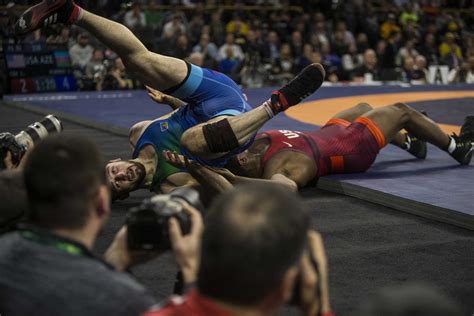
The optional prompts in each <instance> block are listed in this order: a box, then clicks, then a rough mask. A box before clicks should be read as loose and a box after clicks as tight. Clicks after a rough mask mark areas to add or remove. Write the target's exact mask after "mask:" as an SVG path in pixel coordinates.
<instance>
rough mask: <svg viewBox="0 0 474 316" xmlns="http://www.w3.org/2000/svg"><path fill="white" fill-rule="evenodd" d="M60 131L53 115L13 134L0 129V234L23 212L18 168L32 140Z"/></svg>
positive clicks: (24, 204) (24, 193)
mask: <svg viewBox="0 0 474 316" xmlns="http://www.w3.org/2000/svg"><path fill="white" fill-rule="evenodd" d="M61 131H62V123H61V121H59V120H58V119H57V118H56V117H55V116H53V115H47V116H45V117H44V118H43V119H42V120H41V121H39V122H34V123H33V124H30V125H29V126H28V127H26V128H25V129H24V130H22V131H21V132H20V133H18V134H16V135H13V134H11V133H8V132H3V133H0V201H2V202H1V203H0V234H1V233H4V232H6V231H8V230H10V229H11V228H13V227H14V226H15V225H16V223H18V222H19V221H21V220H23V219H24V218H25V216H26V211H27V203H26V192H25V187H24V184H23V177H22V173H21V169H22V168H23V165H24V163H25V161H26V156H27V155H28V154H29V152H30V150H31V149H32V148H33V146H34V145H35V143H36V142H38V141H39V140H41V139H43V138H45V137H47V136H48V135H49V134H50V133H59V132H61Z"/></svg>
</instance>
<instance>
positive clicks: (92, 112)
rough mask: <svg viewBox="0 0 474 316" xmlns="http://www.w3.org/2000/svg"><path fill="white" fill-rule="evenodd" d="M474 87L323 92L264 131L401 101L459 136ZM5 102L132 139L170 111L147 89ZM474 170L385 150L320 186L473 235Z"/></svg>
mask: <svg viewBox="0 0 474 316" xmlns="http://www.w3.org/2000/svg"><path fill="white" fill-rule="evenodd" d="M473 88H474V86H472V85H458V86H412V87H409V86H370V87H368V86H363V87H360V86H340V87H323V88H322V89H320V91H318V92H317V94H315V95H313V96H312V97H310V98H308V99H307V100H306V101H307V102H305V103H304V104H302V105H299V106H296V107H294V108H292V109H290V110H289V111H288V112H287V113H285V114H279V115H278V116H276V117H275V118H274V119H273V120H271V121H270V122H268V123H267V124H266V125H265V126H264V128H263V130H268V129H293V130H303V131H304V130H312V129H316V128H318V126H319V125H321V124H324V122H325V121H326V120H327V119H328V118H329V117H330V116H332V115H334V114H336V113H337V112H339V111H341V110H343V109H345V108H349V107H351V106H354V105H355V104H357V103H358V102H368V103H369V104H371V105H373V106H374V107H378V106H382V105H387V104H391V103H394V102H397V101H402V102H406V103H408V104H409V105H411V106H413V107H415V108H416V109H419V110H426V111H427V112H428V114H429V116H430V117H431V118H433V119H434V120H435V121H437V122H439V123H441V124H442V125H441V127H442V128H443V129H444V130H445V131H446V132H452V131H455V132H457V131H459V127H460V125H461V124H462V123H463V119H464V117H465V116H467V115H473V114H474V89H473ZM271 91H272V89H271V88H262V89H249V90H247V91H245V92H246V94H247V95H248V98H249V103H250V104H252V105H253V106H258V105H260V104H261V103H262V102H263V101H265V100H266V99H267V98H268V96H269V95H270V93H271ZM5 101H9V102H8V103H9V104H12V105H13V106H20V107H23V108H27V109H29V110H32V111H36V112H39V113H55V114H57V115H59V116H60V117H61V116H62V117H64V118H68V119H72V120H74V121H76V122H80V123H82V124H86V125H89V126H93V127H96V128H99V129H106V130H108V131H112V132H115V133H118V134H122V135H128V128H130V127H131V126H132V125H133V124H135V123H136V122H138V121H142V120H150V119H154V118H157V117H159V116H162V115H164V114H166V113H168V112H170V109H169V108H168V107H167V106H164V105H160V104H156V103H154V102H153V101H151V100H150V99H149V97H148V95H147V94H146V92H145V91H132V92H128V91H127V92H125V91H121V92H117V91H114V92H79V93H61V94H59V93H54V94H33V95H11V96H5ZM473 183H474V165H471V166H459V165H458V164H457V162H456V161H454V160H453V159H452V158H451V157H450V156H448V155H447V154H446V153H445V152H443V151H441V150H439V149H438V148H435V147H433V146H429V148H428V157H427V159H426V160H424V161H420V160H417V159H413V158H412V156H410V155H409V154H408V153H406V152H404V151H402V150H400V149H398V148H395V147H393V146H390V145H389V146H387V147H386V148H385V149H383V150H382V151H381V153H380V155H379V156H378V158H377V160H376V162H375V164H374V165H373V166H372V167H371V168H370V170H369V171H368V172H366V173H363V174H346V175H333V176H329V177H324V178H321V179H320V180H319V182H318V186H319V187H320V188H323V189H326V190H331V191H335V192H338V193H343V194H347V195H351V196H355V197H357V198H360V199H364V200H368V201H372V202H375V203H379V204H383V205H385V206H390V207H392V208H395V209H398V210H401V211H405V212H410V213H414V214H417V215H420V216H425V217H429V218H432V219H436V220H440V221H444V222H448V223H451V224H455V225H459V226H462V227H466V228H470V229H474V208H473V207H472V197H473V193H474V189H473Z"/></svg>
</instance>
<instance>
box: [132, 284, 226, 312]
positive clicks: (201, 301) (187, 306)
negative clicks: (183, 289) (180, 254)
mask: <svg viewBox="0 0 474 316" xmlns="http://www.w3.org/2000/svg"><path fill="white" fill-rule="evenodd" d="M182 315H191V316H204V315H206V316H207V315H213V316H233V315H232V314H231V313H229V312H228V311H225V310H223V309H222V308H221V307H219V306H217V305H216V304H214V303H213V302H212V301H211V300H209V299H208V298H205V297H204V296H202V295H200V294H199V293H198V291H197V290H196V289H193V290H191V291H189V293H188V294H187V295H185V296H173V297H171V298H170V299H169V300H168V302H167V303H166V305H164V306H161V307H158V308H157V309H154V310H150V311H148V312H146V313H144V314H142V315H141V316H182Z"/></svg>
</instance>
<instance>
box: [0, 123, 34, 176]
mask: <svg viewBox="0 0 474 316" xmlns="http://www.w3.org/2000/svg"><path fill="white" fill-rule="evenodd" d="M27 152H28V151H27V150H26V147H25V146H22V145H20V144H19V143H18V142H17V141H16V140H15V136H14V135H13V134H11V133H8V132H4V133H0V159H1V161H0V170H1V169H2V168H4V169H6V170H9V169H15V168H21V167H22V166H23V164H24V162H25V159H24V158H25V157H26V153H27Z"/></svg>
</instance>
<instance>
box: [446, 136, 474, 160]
mask: <svg viewBox="0 0 474 316" xmlns="http://www.w3.org/2000/svg"><path fill="white" fill-rule="evenodd" d="M451 137H452V138H453V139H454V141H455V142H456V149H455V150H454V151H453V152H452V153H450V155H451V157H453V158H454V159H456V160H457V161H458V162H459V163H460V164H461V165H468V164H469V163H470V162H471V158H472V151H473V150H474V144H473V143H472V141H470V140H463V139H461V137H459V136H457V135H456V134H453V135H451Z"/></svg>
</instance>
